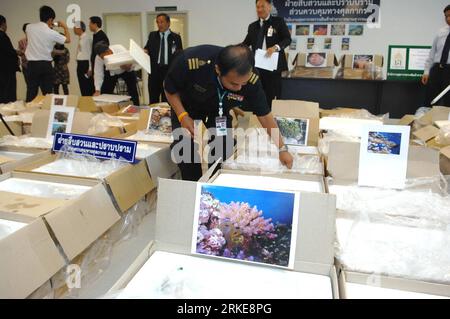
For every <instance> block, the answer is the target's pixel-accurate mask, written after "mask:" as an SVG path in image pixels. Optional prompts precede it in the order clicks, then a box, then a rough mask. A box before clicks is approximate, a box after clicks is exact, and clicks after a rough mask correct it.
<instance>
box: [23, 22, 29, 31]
mask: <svg viewBox="0 0 450 319" xmlns="http://www.w3.org/2000/svg"><path fill="white" fill-rule="evenodd" d="M28 25H29V23H24V24H23V26H22V31H23V32H26V31H27V26H28Z"/></svg>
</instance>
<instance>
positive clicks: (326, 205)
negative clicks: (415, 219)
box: [155, 179, 339, 298]
mask: <svg viewBox="0 0 450 319" xmlns="http://www.w3.org/2000/svg"><path fill="white" fill-rule="evenodd" d="M158 192H159V200H158V207H157V216H156V240H155V243H156V245H155V249H156V250H159V251H167V252H172V253H178V254H185V255H189V254H190V253H191V240H192V232H193V225H194V212H195V199H196V192H197V183H193V182H185V181H175V180H164V179H163V180H160V183H159V191H158ZM173 194H177V196H173ZM300 197H301V199H300V207H299V225H298V237H297V246H296V255H295V266H294V271H298V272H305V273H311V274H317V275H322V276H328V277H330V281H331V285H332V289H333V295H334V298H339V289H338V282H337V273H336V268H335V266H334V247H333V242H334V234H335V213H336V210H335V207H336V198H335V197H334V196H332V195H328V194H318V193H308V192H301V195H300Z"/></svg>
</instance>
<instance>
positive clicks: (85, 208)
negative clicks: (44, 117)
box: [0, 172, 120, 298]
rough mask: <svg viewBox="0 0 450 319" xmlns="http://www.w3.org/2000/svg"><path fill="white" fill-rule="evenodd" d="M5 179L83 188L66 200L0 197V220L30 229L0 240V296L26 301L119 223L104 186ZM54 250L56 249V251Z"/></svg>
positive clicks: (19, 175) (61, 180)
mask: <svg viewBox="0 0 450 319" xmlns="http://www.w3.org/2000/svg"><path fill="white" fill-rule="evenodd" d="M9 178H16V179H23V180H31V181H41V182H51V183H58V184H59V183H60V184H68V185H80V186H87V187H89V190H87V191H86V192H85V193H83V194H82V195H81V196H79V197H77V198H73V199H69V200H63V199H56V198H42V197H35V196H28V195H23V194H18V193H9V192H0V198H1V204H0V218H1V219H6V220H13V221H20V222H25V223H28V224H29V225H27V226H25V227H23V228H22V229H20V230H18V231H16V232H14V233H12V234H10V235H9V236H7V237H6V238H4V239H2V240H0V254H1V255H2V263H1V264H0V270H1V271H0V283H1V284H0V295H1V296H4V297H5V298H25V297H27V296H28V295H29V294H31V293H32V292H33V291H34V290H35V289H37V288H38V287H40V286H41V285H42V284H43V283H44V282H45V281H47V280H49V279H50V278H51V277H52V276H53V275H54V274H55V273H56V272H57V271H58V270H59V269H61V268H62V267H63V266H64V260H65V259H66V260H67V259H69V260H71V259H72V258H74V257H75V256H77V255H78V254H80V253H81V252H82V251H83V250H84V249H86V248H87V247H88V246H90V245H91V244H92V243H93V242H94V241H95V240H97V238H99V237H100V236H101V235H102V234H103V233H104V232H106V231H107V230H108V229H109V228H110V227H111V226H112V225H114V224H115V223H116V222H117V221H118V220H119V219H120V215H119V214H118V212H117V210H116V209H115V207H114V205H113V203H112V201H111V199H110V197H109V195H108V192H107V191H106V189H105V187H104V185H103V184H101V183H99V182H95V181H90V180H86V179H79V178H69V177H59V176H44V175H40V174H32V173H29V174H24V173H17V172H13V173H8V174H4V175H2V176H1V177H0V182H1V181H5V180H7V179H9ZM57 246H59V247H60V248H61V250H60V251H59V249H57Z"/></svg>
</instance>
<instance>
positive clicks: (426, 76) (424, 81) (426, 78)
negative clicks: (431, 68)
mask: <svg viewBox="0 0 450 319" xmlns="http://www.w3.org/2000/svg"><path fill="white" fill-rule="evenodd" d="M429 78H430V76H429V75H428V74H424V75H422V84H423V85H427V84H428V80H429Z"/></svg>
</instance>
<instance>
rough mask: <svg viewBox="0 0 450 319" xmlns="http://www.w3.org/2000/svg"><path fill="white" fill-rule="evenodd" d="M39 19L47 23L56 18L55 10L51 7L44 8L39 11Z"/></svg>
mask: <svg viewBox="0 0 450 319" xmlns="http://www.w3.org/2000/svg"><path fill="white" fill-rule="evenodd" d="M39 18H40V19H41V22H45V23H47V22H48V20H50V19H55V18H56V13H55V10H53V9H52V8H50V7H49V6H42V7H41V8H40V9H39Z"/></svg>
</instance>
